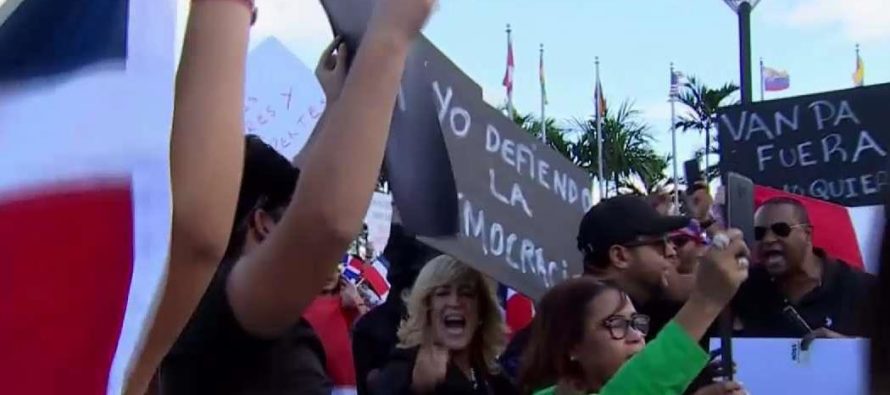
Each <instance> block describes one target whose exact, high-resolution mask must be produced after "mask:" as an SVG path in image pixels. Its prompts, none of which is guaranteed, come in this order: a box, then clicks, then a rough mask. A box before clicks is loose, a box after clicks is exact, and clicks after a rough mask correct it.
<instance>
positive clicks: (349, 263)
mask: <svg viewBox="0 0 890 395" xmlns="http://www.w3.org/2000/svg"><path fill="white" fill-rule="evenodd" d="M363 263H364V262H362V260H361V259H359V258H358V257H355V256H353V255H346V256H344V257H343V261H342V262H341V265H342V270H341V273H342V274H343V277H345V278H346V279H347V280H349V281H352V282H353V283H357V282H359V281H360V280H361V279H362V267H363V266H364V265H363Z"/></svg>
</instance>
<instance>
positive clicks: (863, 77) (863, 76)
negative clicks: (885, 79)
mask: <svg viewBox="0 0 890 395" xmlns="http://www.w3.org/2000/svg"><path fill="white" fill-rule="evenodd" d="M861 59H862V58H860V57H859V43H856V75H857V76H858V75H859V68H860V67H862V60H861ZM864 85H865V73H862V79H861V80H859V85H858V86H864Z"/></svg>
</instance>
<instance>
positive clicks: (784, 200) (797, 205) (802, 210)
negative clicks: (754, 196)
mask: <svg viewBox="0 0 890 395" xmlns="http://www.w3.org/2000/svg"><path fill="white" fill-rule="evenodd" d="M782 205H787V206H791V207H793V208H794V215H796V216H797V220H798V221H800V222H801V223H804V224H808V223H810V215H809V214H808V213H807V208H806V206H804V205H803V203H801V202H800V200H797V199H795V198H793V197H787V196H777V197H774V198H770V199H768V200H767V201H765V202H763V204H762V205H761V207H766V206H782Z"/></svg>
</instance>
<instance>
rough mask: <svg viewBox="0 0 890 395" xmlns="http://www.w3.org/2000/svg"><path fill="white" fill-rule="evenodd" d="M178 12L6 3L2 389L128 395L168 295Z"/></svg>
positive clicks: (139, 5)
mask: <svg viewBox="0 0 890 395" xmlns="http://www.w3.org/2000/svg"><path fill="white" fill-rule="evenodd" d="M175 6H176V4H175V1H174V0H13V1H6V2H5V3H4V2H0V53H2V55H0V56H2V59H3V61H2V62H0V81H2V83H3V85H4V88H6V89H2V93H0V130H2V132H0V152H3V155H2V156H0V350H3V351H2V356H0V393H4V394H58V393H69V394H101V393H109V394H119V393H121V392H122V388H123V383H124V382H125V381H126V372H127V371H128V370H129V369H130V368H131V367H132V366H133V365H134V362H135V361H136V360H137V359H138V358H139V349H140V344H141V343H142V342H143V339H144V338H145V336H146V334H147V329H148V328H149V327H150V325H151V322H152V317H153V315H154V310H155V306H156V305H157V304H158V301H159V299H160V296H161V295H162V293H163V290H164V281H165V276H166V273H167V255H168V254H167V253H168V251H169V235H170V213H171V209H170V203H169V201H170V191H169V185H170V178H169V176H170V168H169V162H168V160H169V147H170V139H169V136H170V119H171V113H172V107H173V95H172V86H173V82H174V80H173V71H174V59H173V56H174V55H173V54H174V45H173V44H174V41H175V38H174V35H175V23H176V17H175V14H174V10H175V9H176V7H175Z"/></svg>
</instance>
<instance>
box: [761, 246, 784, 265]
mask: <svg viewBox="0 0 890 395" xmlns="http://www.w3.org/2000/svg"><path fill="white" fill-rule="evenodd" d="M761 257H762V259H763V263H764V264H766V265H779V264H782V263H784V262H785V254H784V253H783V252H782V251H781V250H770V251H765V252H764V253H763V254H761Z"/></svg>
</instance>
